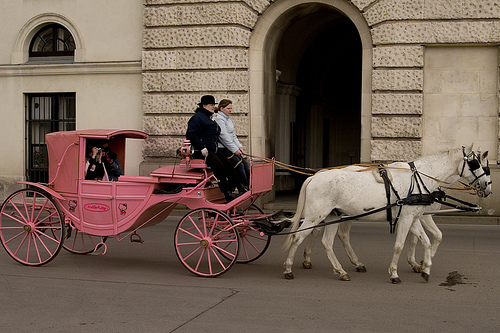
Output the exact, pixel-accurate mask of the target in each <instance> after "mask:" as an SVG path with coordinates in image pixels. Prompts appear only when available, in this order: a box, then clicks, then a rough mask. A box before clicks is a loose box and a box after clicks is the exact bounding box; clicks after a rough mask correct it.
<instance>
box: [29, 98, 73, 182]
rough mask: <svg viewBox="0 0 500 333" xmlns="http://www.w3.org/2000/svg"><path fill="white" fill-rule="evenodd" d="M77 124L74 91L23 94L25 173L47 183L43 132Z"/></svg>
mask: <svg viewBox="0 0 500 333" xmlns="http://www.w3.org/2000/svg"><path fill="white" fill-rule="evenodd" d="M75 127H76V107H75V93H61V94H26V136H27V138H26V142H27V150H26V152H27V156H26V157H27V158H26V163H27V165H26V177H27V180H28V181H30V182H41V183H47V182H48V179H49V173H48V156H47V145H46V143H45V134H47V133H50V132H56V131H71V130H74V129H75Z"/></svg>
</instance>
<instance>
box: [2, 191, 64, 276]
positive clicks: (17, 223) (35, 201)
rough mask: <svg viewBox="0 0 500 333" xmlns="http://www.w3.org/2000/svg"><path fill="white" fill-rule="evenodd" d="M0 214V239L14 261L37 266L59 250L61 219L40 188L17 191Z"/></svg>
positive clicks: (49, 198) (60, 245)
mask: <svg viewBox="0 0 500 333" xmlns="http://www.w3.org/2000/svg"><path fill="white" fill-rule="evenodd" d="M0 214H1V216H0V217H1V218H0V240H1V241H2V245H3V247H4V248H5V250H6V251H7V253H8V254H9V255H10V256H11V257H12V258H13V259H14V260H16V261H18V262H20V263H21V264H24V265H29V266H40V265H43V264H46V263H48V262H49V261H51V260H52V259H54V257H55V256H56V255H57V254H58V253H59V251H60V250H61V247H62V243H63V241H64V235H65V229H64V216H63V215H62V214H61V212H60V211H59V208H58V207H57V205H56V204H55V202H54V201H53V199H52V197H51V196H50V195H49V194H47V193H45V192H43V191H41V190H39V189H22V190H19V191H16V192H14V193H12V194H11V195H10V196H9V197H8V198H7V199H6V200H5V201H4V203H3V205H2V209H1V211H0Z"/></svg>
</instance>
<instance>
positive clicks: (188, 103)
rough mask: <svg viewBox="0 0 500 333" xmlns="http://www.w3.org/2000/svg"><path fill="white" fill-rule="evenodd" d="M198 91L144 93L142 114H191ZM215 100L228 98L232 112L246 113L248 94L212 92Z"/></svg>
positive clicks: (197, 97) (199, 95) (198, 96)
mask: <svg viewBox="0 0 500 333" xmlns="http://www.w3.org/2000/svg"><path fill="white" fill-rule="evenodd" d="M201 95H202V94H200V93H192V94H186V93H182V94H168V95H167V94H144V95H143V97H142V105H143V110H144V114H146V115H148V114H184V113H189V114H192V113H193V112H194V110H195V109H196V107H197V104H198V103H199V102H200V97H201ZM214 97H215V100H216V101H220V100H221V99H229V100H231V101H232V102H233V113H234V114H239V113H243V114H248V94H246V93H227V94H226V93H224V94H220V93H217V94H214Z"/></svg>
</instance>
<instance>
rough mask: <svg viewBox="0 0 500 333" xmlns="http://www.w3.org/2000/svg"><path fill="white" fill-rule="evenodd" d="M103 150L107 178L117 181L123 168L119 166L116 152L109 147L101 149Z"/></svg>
mask: <svg viewBox="0 0 500 333" xmlns="http://www.w3.org/2000/svg"><path fill="white" fill-rule="evenodd" d="M103 151H104V156H105V157H106V158H105V159H104V161H103V162H104V167H105V168H106V172H107V174H108V178H109V180H111V181H118V177H120V176H121V175H123V169H122V167H121V166H120V162H118V158H117V157H116V153H115V152H113V151H110V150H109V149H103Z"/></svg>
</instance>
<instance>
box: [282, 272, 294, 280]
mask: <svg viewBox="0 0 500 333" xmlns="http://www.w3.org/2000/svg"><path fill="white" fill-rule="evenodd" d="M283 277H284V278H285V279H287V280H293V273H291V272H290V273H283Z"/></svg>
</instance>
